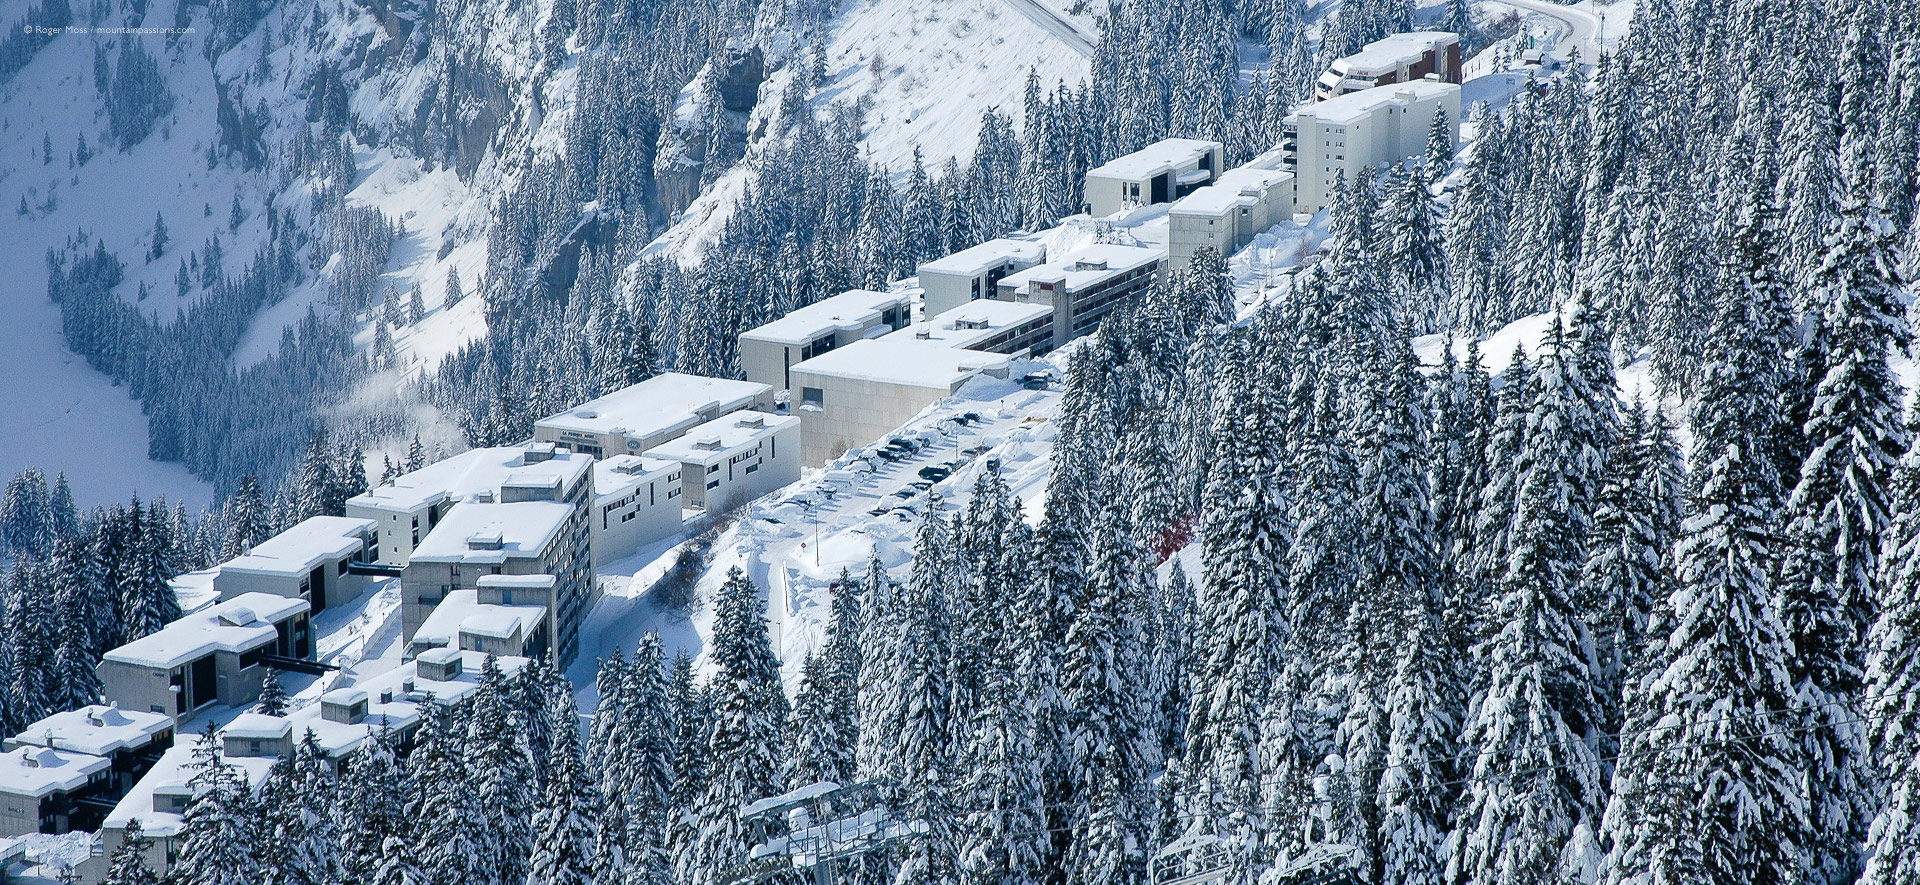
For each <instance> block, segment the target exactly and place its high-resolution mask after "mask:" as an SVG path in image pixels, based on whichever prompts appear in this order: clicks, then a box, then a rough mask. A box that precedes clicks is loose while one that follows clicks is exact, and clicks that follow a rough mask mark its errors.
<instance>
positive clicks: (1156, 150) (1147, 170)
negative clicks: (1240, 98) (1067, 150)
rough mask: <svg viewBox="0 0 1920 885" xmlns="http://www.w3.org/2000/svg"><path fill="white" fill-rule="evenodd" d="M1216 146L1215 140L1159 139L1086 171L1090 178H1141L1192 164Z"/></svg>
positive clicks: (1216, 148)
mask: <svg viewBox="0 0 1920 885" xmlns="http://www.w3.org/2000/svg"><path fill="white" fill-rule="evenodd" d="M1219 149H1220V143H1219V142H1217V141H1202V140H1201V139H1197V138H1163V139H1161V140H1159V141H1156V142H1154V143H1153V144H1150V145H1147V146H1146V147H1143V148H1141V149H1139V150H1137V151H1134V152H1133V153H1131V154H1127V155H1126V156H1123V157H1115V158H1113V159H1111V160H1108V161H1107V162H1105V163H1102V164H1100V165H1099V166H1095V167H1094V168H1092V169H1090V170H1088V171H1087V175H1088V176H1089V177H1091V178H1110V179H1119V180H1121V181H1145V180H1146V179H1149V178H1152V177H1154V176H1156V175H1160V174H1162V173H1165V172H1171V171H1173V170H1175V169H1178V168H1180V167H1182V166H1192V165H1194V164H1197V163H1199V162H1200V158H1201V157H1204V156H1206V155H1207V154H1209V153H1211V152H1213V151H1217V150H1219Z"/></svg>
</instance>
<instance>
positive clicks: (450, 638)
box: [412, 576, 552, 656]
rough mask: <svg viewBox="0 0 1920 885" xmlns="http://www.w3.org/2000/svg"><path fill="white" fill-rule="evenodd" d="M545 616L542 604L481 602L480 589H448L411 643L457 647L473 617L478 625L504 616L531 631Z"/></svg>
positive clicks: (549, 583) (416, 646)
mask: <svg viewBox="0 0 1920 885" xmlns="http://www.w3.org/2000/svg"><path fill="white" fill-rule="evenodd" d="M547 577H548V586H551V585H552V577H551V576H547ZM482 580H485V579H484V578H483V579H482ZM546 616H547V608H546V606H543V605H492V604H488V603H483V602H481V601H480V598H479V591H477V590H474V589H472V588H467V589H464V590H449V591H447V595H446V598H444V599H442V600H440V604H439V605H436V606H434V607H433V611H432V612H430V613H429V614H428V615H427V619H426V621H424V622H422V623H421V624H420V629H419V630H416V631H414V634H413V639H412V645H413V647H414V648H419V647H421V646H426V645H431V646H437V647H439V648H444V649H458V648H459V647H460V633H461V632H462V631H464V630H466V629H467V622H468V621H469V620H474V621H475V624H476V625H480V624H485V623H493V622H496V621H497V619H500V618H505V619H507V620H508V621H509V622H510V623H512V624H513V625H516V626H519V627H520V628H521V629H522V630H523V631H528V630H532V629H533V628H534V627H536V626H539V625H540V624H541V623H542V622H544V621H545V620H546ZM476 619H477V620H476ZM482 635H493V634H482ZM521 635H522V636H525V635H527V633H525V632H522V633H521ZM422 656H424V653H422Z"/></svg>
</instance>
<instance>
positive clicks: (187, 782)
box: [102, 739, 277, 839]
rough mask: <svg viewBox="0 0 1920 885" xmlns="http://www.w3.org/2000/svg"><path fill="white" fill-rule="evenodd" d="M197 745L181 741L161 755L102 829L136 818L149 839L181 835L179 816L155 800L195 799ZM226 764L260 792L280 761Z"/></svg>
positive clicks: (234, 759) (240, 760)
mask: <svg viewBox="0 0 1920 885" xmlns="http://www.w3.org/2000/svg"><path fill="white" fill-rule="evenodd" d="M198 743H199V741H198V740H197V739H196V740H192V741H181V742H179V743H176V744H174V745H173V746H172V747H171V748H169V749H168V750H167V751H166V752H165V753H163V754H161V756H160V760H159V761H158V762H156V763H154V766H153V769H152V770H151V771H148V772H147V776H146V777H143V778H141V779H140V781H139V783H136V784H134V785H133V789H132V790H129V791H128V792H127V795H125V796H123V797H121V799H120V803H119V804H118V805H115V806H114V807H113V812H112V813H111V814H108V815H107V819H106V823H105V824H103V825H102V828H103V829H116V830H117V829H125V828H126V826H127V823H128V822H129V821H132V820H134V819H136V818H137V819H139V821H140V829H141V830H142V831H143V832H144V833H145V834H146V836H147V838H150V839H159V838H164V837H168V836H176V835H179V833H180V814H179V813H178V812H172V811H160V810H157V809H155V808H154V807H153V797H154V794H156V793H164V794H170V795H177V796H192V795H193V794H194V793H195V792H197V788H196V787H195V786H193V783H192V782H193V779H194V778H195V776H197V775H198V774H199V773H200V767H199V765H198V762H199V760H198V759H196V758H195V757H194V749H195V747H196V746H197V745H198ZM226 761H227V763H228V764H230V765H232V766H233V767H234V771H235V773H237V774H239V775H240V777H241V779H242V780H244V781H246V783H247V786H248V787H249V788H250V789H254V790H258V789H259V788H260V785H261V784H262V783H264V782H265V781H266V779H267V774H268V772H271V771H272V770H273V766H274V763H275V762H276V761H277V760H274V759H262V758H256V757H249V756H229V757H227V758H226Z"/></svg>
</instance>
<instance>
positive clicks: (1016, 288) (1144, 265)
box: [995, 244, 1167, 347]
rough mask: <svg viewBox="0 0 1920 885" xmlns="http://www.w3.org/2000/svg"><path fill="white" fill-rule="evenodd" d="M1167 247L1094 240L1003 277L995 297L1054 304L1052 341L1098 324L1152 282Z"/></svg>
mask: <svg viewBox="0 0 1920 885" xmlns="http://www.w3.org/2000/svg"><path fill="white" fill-rule="evenodd" d="M1166 257H1167V253H1166V252H1165V251H1163V250H1160V249H1155V248H1151V247H1147V246H1121V245H1111V244H1096V245H1092V246H1085V247H1082V248H1080V249H1078V250H1075V251H1074V252H1072V253H1070V254H1068V255H1067V256H1066V257H1065V258H1062V259H1060V260H1059V261H1050V262H1047V263H1046V264H1042V265H1039V266H1036V267H1030V268H1027V269H1026V270H1023V271H1021V272H1019V273H1016V274H1013V275H1011V276H1008V277H1007V278H1006V279H1003V280H1001V281H1000V287H999V289H998V291H997V292H996V295H995V297H997V298H998V299H999V300H1001V301H1010V302H1014V303H1016V304H1041V305H1045V306H1047V307H1050V308H1052V309H1053V346H1054V347H1059V346H1060V345H1062V344H1064V343H1065V342H1068V341H1072V340H1073V339H1075V338H1078V337H1080V336H1082V335H1086V334H1089V333H1091V332H1093V331H1094V330H1095V329H1098V328H1099V327H1100V321H1101V320H1103V319H1106V317H1107V314H1109V313H1112V312H1113V309H1114V308H1115V307H1118V306H1119V305H1120V303H1121V302H1123V301H1126V300H1128V299H1130V298H1134V297H1137V296H1139V295H1140V294H1142V293H1144V292H1146V291H1147V289H1148V288H1149V287H1151V286H1152V285H1153V281H1154V279H1155V278H1156V277H1157V276H1158V275H1159V273H1160V268H1161V266H1162V265H1164V264H1165V263H1166Z"/></svg>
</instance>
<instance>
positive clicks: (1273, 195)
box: [1167, 176, 1293, 270]
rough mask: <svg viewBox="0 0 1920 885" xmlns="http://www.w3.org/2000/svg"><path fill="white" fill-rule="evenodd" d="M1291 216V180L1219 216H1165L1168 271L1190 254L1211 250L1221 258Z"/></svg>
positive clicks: (1186, 213)
mask: <svg viewBox="0 0 1920 885" xmlns="http://www.w3.org/2000/svg"><path fill="white" fill-rule="evenodd" d="M1292 215H1293V178H1292V177H1291V176H1288V177H1287V178H1285V179H1283V180H1281V181H1276V182H1274V183H1273V184H1272V185H1271V186H1269V187H1268V188H1266V190H1265V191H1264V192H1263V193H1262V195H1261V199H1259V200H1256V201H1254V202H1253V205H1251V206H1231V207H1228V210H1227V212H1226V213H1224V214H1221V215H1202V214H1199V213H1195V212H1190V211H1180V212H1169V213H1167V228H1168V230H1167V258H1168V262H1169V267H1170V268H1171V269H1172V270H1180V269H1182V268H1184V267H1186V266H1187V265H1188V264H1189V263H1191V262H1192V261H1193V254H1194V253H1195V252H1198V251H1200V250H1201V249H1203V248H1207V247H1212V248H1213V249H1214V250H1216V251H1218V252H1219V253H1220V255H1221V256H1222V257H1228V256H1231V255H1233V253H1235V252H1238V251H1240V250H1241V249H1244V248H1246V246H1247V244H1248V243H1251V242H1253V238H1254V237H1255V236H1257V235H1258V234H1259V233H1260V232H1261V231H1264V230H1266V229H1268V228H1270V227H1273V226H1274V225H1276V224H1279V223H1281V222H1282V221H1285V220H1287V219H1288V218H1289V217H1291V216H1292Z"/></svg>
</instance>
